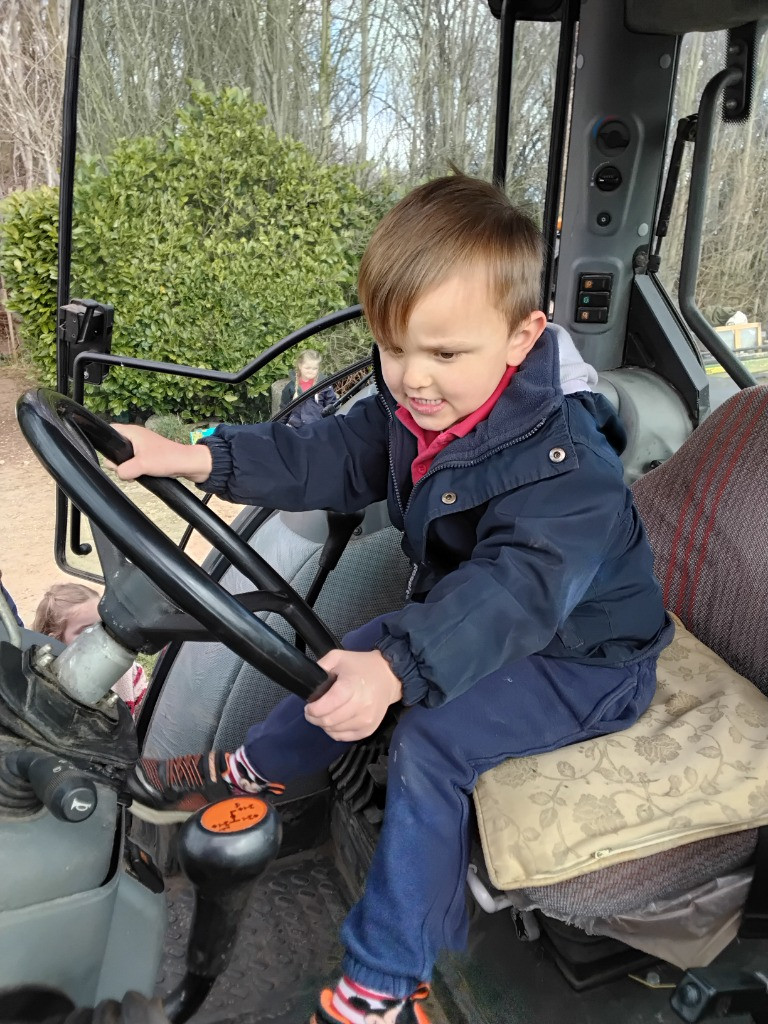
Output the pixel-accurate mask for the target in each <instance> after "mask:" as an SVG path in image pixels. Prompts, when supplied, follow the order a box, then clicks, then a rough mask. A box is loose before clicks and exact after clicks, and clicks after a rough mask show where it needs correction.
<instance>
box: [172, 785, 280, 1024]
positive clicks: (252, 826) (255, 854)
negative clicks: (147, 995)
mask: <svg viewBox="0 0 768 1024" xmlns="http://www.w3.org/2000/svg"><path fill="white" fill-rule="evenodd" d="M280 838H281V825H280V819H279V817H278V815H277V812H276V811H275V809H274V808H273V807H271V806H270V805H269V804H268V803H266V801H264V800H262V799H260V798H259V797H252V796H237V797H230V798H229V799H227V800H221V801H219V802H218V803H215V804H210V805H209V806H208V807H204V808H203V809H202V810H200V811H197V812H196V813H195V814H194V815H193V816H192V817H191V818H188V819H187V821H185V822H184V824H183V825H182V827H181V829H180V831H179V836H178V846H177V853H178V859H179V864H180V866H181V869H182V871H183V872H184V874H185V875H186V876H187V878H188V879H189V881H190V882H191V883H192V885H193V886H194V888H195V911H194V915H193V918H192V928H191V931H190V937H189V943H188V945H187V973H186V974H185V976H184V977H183V978H182V980H181V982H180V983H179V984H178V986H177V987H176V988H175V989H174V990H173V992H171V993H170V995H168V996H166V998H165V999H164V1000H163V1009H164V1011H165V1013H166V1014H167V1016H168V1017H169V1018H170V1020H171V1021H173V1022H174V1024H182V1022H184V1021H186V1020H188V1019H189V1018H190V1017H191V1016H192V1014H193V1013H195V1012H196V1010H197V1009H198V1008H199V1007H200V1005H201V1004H202V1002H203V1000H204V999H205V997H206V996H207V995H208V993H209V992H210V990H211V988H212V987H213V983H214V981H215V980H216V978H217V977H218V976H219V975H220V974H221V972H222V971H223V970H224V969H225V968H226V966H227V964H228V963H229V960H230V957H231V954H232V950H233V949H234V945H235V939H236V937H237V930H238V927H239V925H240V921H241V919H242V916H243V911H244V910H245V906H246V903H247V901H248V897H249V895H250V892H251V887H252V885H253V882H254V881H255V880H256V879H257V878H258V877H259V875H260V874H261V873H262V872H263V871H264V869H265V868H266V867H267V866H268V865H269V863H270V862H271V861H272V860H273V859H274V858H275V857H276V856H277V851H278V850H279V848H280Z"/></svg>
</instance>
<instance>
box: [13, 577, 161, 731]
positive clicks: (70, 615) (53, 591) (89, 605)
mask: <svg viewBox="0 0 768 1024" xmlns="http://www.w3.org/2000/svg"><path fill="white" fill-rule="evenodd" d="M99 599H100V595H99V593H98V591H96V590H93V588H92V587H86V586H85V584H83V583H54V584H53V586H51V587H49V588H48V589H47V590H46V592H45V594H44V595H43V598H42V600H41V601H40V604H39V605H38V606H37V611H36V612H35V621H34V622H33V624H32V628H33V629H34V630H35V631H36V632H38V633H44V634H45V635H46V636H52V637H53V638H54V640H60V641H61V642H62V643H63V644H71V643H72V641H73V640H74V639H75V637H77V636H79V635H80V634H81V633H82V632H83V630H84V629H87V628H88V626H92V625H94V623H96V622H98V621H99V610H98V606H99ZM147 685H148V684H147V674H146V672H145V671H144V669H143V668H142V667H141V665H139V663H138V662H136V661H134V663H133V665H131V667H130V668H129V669H128V671H127V672H126V673H125V674H124V675H122V676H121V677H120V678H119V679H118V681H117V682H116V683H115V685H114V686H113V687H112V689H113V690H114V691H115V693H116V694H117V695H118V697H119V698H120V699H121V700H122V701H123V702H124V703H125V704H126V706H127V707H128V710H129V711H130V712H131V714H132V715H133V716H134V717H135V716H136V713H137V712H138V710H139V706H140V704H141V702H142V700H143V699H144V695H145V694H146V692H147Z"/></svg>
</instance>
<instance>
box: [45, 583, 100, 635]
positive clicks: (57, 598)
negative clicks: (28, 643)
mask: <svg viewBox="0 0 768 1024" xmlns="http://www.w3.org/2000/svg"><path fill="white" fill-rule="evenodd" d="M94 597H99V592H98V591H97V590H93V588H92V587H86V586H85V584H84V583H54V584H53V586H52V587H49V588H48V589H47V590H46V592H45V594H44V596H43V599H42V600H41V602H40V604H39V605H38V606H37V611H36V612H35V621H34V622H33V623H32V629H34V630H35V632H37V633H45V635H46V636H52V637H53V638H54V640H61V638H62V636H63V635H64V629H65V627H66V622H67V616H68V615H69V612H70V611H71V609H72V608H73V607H74V606H75V605H78V604H85V602H86V601H90V600H92V599H93V598H94Z"/></svg>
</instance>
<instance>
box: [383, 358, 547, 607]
mask: <svg viewBox="0 0 768 1024" xmlns="http://www.w3.org/2000/svg"><path fill="white" fill-rule="evenodd" d="M373 381H374V385H375V387H376V392H377V394H378V397H379V401H380V402H381V403H382V405H383V406H384V408H385V409H386V412H387V416H388V418H389V423H390V427H392V426H394V423H395V417H394V416H393V415H392V410H391V409H390V408H389V404H388V403H387V401H386V400H385V398H384V396H383V395H382V393H381V391H380V390H379V385H378V381H377V380H376V375H375V374H374V378H373ZM545 423H546V419H543V420H539V422H538V423H536V424H534V426H533V427H531V429H530V430H528V431H526V432H525V433H524V434H520V435H519V436H518V437H513V438H512V439H511V440H510V441H505V442H504V444H500V445H498V446H497V447H496V448H493V449H491V451H489V452H488V453H487V454H486V455H484V456H483V457H482V458H481V459H469V460H465V461H459V462H441V463H440V465H438V466H437V467H435V466H434V465H433V466H432V467H430V469H429V471H428V472H427V473H425V474H424V476H423V477H422V478H421V480H419V481H418V482H417V483H415V484H414V485H413V487H412V488H411V493H410V494H409V495H408V501H407V502H406V504H405V507H403V498H402V495H401V494H400V487H399V486H398V483H397V476H396V474H395V458H394V450H393V447H392V430H391V429H390V432H389V445H388V447H389V475H390V476H391V477H392V485H393V487H394V491H395V497H396V498H397V505H398V508H399V509H400V515H401V516H402V517H403V531H405V517H406V515H407V513H408V509H409V508H410V507H411V501H412V499H413V495H414V492H415V490H416V488H417V487H418V486H419V485H420V484H423V483H424V481H425V480H428V479H429V477H430V476H432V474H433V473H437V472H438V471H439V470H441V469H464V468H466V467H468V466H477V465H479V464H480V463H481V462H485V460H486V459H489V458H490V457H491V456H492V455H496V453H497V452H501V451H504V449H505V448H512V447H513V446H514V445H516V444H520V442H521V441H527V440H528V438H529V437H533V435H534V434H535V433H536V432H537V431H538V430H541V428H542V427H543V426H544V424H545ZM430 522H431V520H428V521H427V522H426V523H425V525H424V533H426V531H427V529H428V528H429V523H430ZM422 536H423V535H422ZM412 565H413V568H412V569H411V575H410V576H409V577H408V583H407V584H406V587H405V599H406V601H407V600H408V599H409V598H410V596H411V590H412V589H413V584H414V581H415V579H416V574H417V573H418V571H419V565H420V563H419V562H413V563H412Z"/></svg>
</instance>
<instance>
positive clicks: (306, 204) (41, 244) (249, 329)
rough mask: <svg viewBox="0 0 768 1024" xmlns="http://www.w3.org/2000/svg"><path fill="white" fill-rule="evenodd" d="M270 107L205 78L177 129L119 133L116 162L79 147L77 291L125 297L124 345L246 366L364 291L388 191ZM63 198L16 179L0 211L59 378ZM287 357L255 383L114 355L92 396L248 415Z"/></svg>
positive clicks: (161, 355)
mask: <svg viewBox="0 0 768 1024" xmlns="http://www.w3.org/2000/svg"><path fill="white" fill-rule="evenodd" d="M264 114H265V111H264V108H263V107H261V106H259V105H257V104H255V103H252V102H251V101H250V100H249V98H248V97H247V95H246V94H245V93H243V92H242V91H240V90H238V89H227V90H224V91H223V92H221V93H219V94H217V95H216V96H211V95H208V94H205V93H203V92H199V91H197V92H195V93H194V94H193V98H192V101H191V102H190V103H189V104H188V105H187V106H185V107H184V108H183V109H181V110H179V111H178V119H177V124H176V126H175V128H174V130H172V131H169V132H167V133H165V134H164V135H163V136H162V137H160V138H138V139H131V140H126V141H123V142H122V143H120V144H119V145H118V146H117V147H116V149H115V150H114V152H113V153H112V154H111V155H110V156H109V157H108V158H107V159H106V162H104V161H96V160H88V159H82V160H80V162H79V166H78V173H77V178H76V185H75V199H74V203H75V206H74V209H75V215H74V222H75V228H74V231H73V267H72V288H71V295H72V296H82V297H87V298H95V299H98V300H100V301H107V302H112V303H113V304H114V306H115V331H114V336H113V345H112V349H113V351H114V352H118V353H122V354H125V355H131V356H140V357H144V358H151V359H157V360H162V361H165V362H173V363H187V364H191V365H193V366H203V367H215V368H216V369H222V370H236V369H239V368H240V367H241V366H243V365H244V364H245V363H247V362H249V361H250V360H251V359H253V358H254V356H256V355H257V354H258V353H259V352H261V351H263V350H264V349H265V348H267V347H268V346H269V345H270V344H272V343H273V342H275V341H277V340H278V339H279V338H281V337H283V336H284V335H285V334H288V333H289V332H290V331H291V330H293V329H295V328H296V327H299V326H301V325H303V324H305V323H308V322H309V321H311V320H313V319H315V318H316V317H318V316H321V315H323V314H324V313H327V312H329V311H331V310H334V309H338V308H340V307H342V306H345V305H348V304H350V303H352V302H354V301H355V276H356V268H357V264H358V260H359V256H360V253H361V252H362V249H363V247H364V245H365V242H366V240H367V238H368V236H369V234H370V232H371V230H372V228H373V225H374V224H375V222H376V220H377V219H378V218H379V217H380V215H381V213H382V212H383V210H384V208H385V205H386V204H387V201H388V197H386V196H385V195H384V193H383V190H382V191H379V192H372V191H363V190H362V189H361V188H359V187H358V186H357V185H356V184H355V181H354V169H353V168H347V167H340V166H323V165H321V164H319V163H318V162H317V160H316V159H315V158H314V157H313V156H312V155H311V154H310V152H309V151H308V150H307V149H306V148H305V147H304V146H303V145H301V144H300V143H297V142H295V141H293V140H290V139H280V138H278V136H277V135H276V134H275V132H274V131H273V130H272V129H270V128H269V127H267V126H266V125H265V123H264ZM57 207H58V193H57V192H56V190H54V189H49V188H41V189H37V190H35V191H33V192H27V193H16V194H13V195H11V196H9V197H8V198H7V199H6V200H5V202H4V203H3V206H2V210H1V214H2V222H0V231H1V232H2V236H3V238H2V248H1V249H0V272H2V274H3V275H4V276H5V279H6V285H7V288H8V292H9V296H10V305H11V308H12V309H14V310H15V311H16V312H18V313H19V314H20V315H21V334H22V341H23V346H24V351H25V353H26V354H27V355H28V356H29V358H30V359H31V361H32V363H33V364H34V366H35V369H36V372H37V375H38V377H39V379H40V380H41V381H42V382H43V383H46V384H53V383H54V381H55V364H54V347H55V309H56V231H57V222H58V212H57ZM315 344H316V343H315ZM290 358H291V357H283V358H282V359H280V360H278V361H277V362H276V363H275V364H273V365H272V366H270V367H269V368H268V369H267V370H266V371H265V372H263V373H262V374H260V375H259V376H258V378H256V379H254V380H252V381H251V382H250V383H249V385H248V387H247V389H246V388H245V387H243V386H241V387H238V388H223V387H221V386H220V385H218V386H217V385H211V384H207V383H204V382H200V381H196V380H191V379H185V378H179V377H175V376H161V375H156V374H145V373H141V372H139V371H130V370H124V369H119V368H118V369H113V370H111V371H110V373H109V376H108V377H107V378H106V380H105V382H104V384H103V385H102V386H101V387H98V388H92V389H90V391H91V394H90V396H89V405H90V406H91V407H92V408H94V409H95V410H97V411H100V412H105V413H109V414H111V415H117V416H120V415H123V416H125V415H130V416H135V415H146V414H148V413H150V412H156V413H175V414H178V415H180V416H182V417H185V418H188V419H201V418H209V417H210V418H219V419H227V420H230V421H232V420H235V421H237V420H243V419H245V420H247V419H251V418H253V417H254V413H255V410H256V408H257V407H259V405H260V404H263V403H259V401H258V400H257V396H259V395H264V394H265V393H266V392H267V391H268V389H269V387H270V385H271V384H272V382H273V381H274V380H276V379H278V378H279V377H281V376H285V373H286V369H287V366H288V364H289V362H290ZM255 400H256V401H255Z"/></svg>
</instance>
